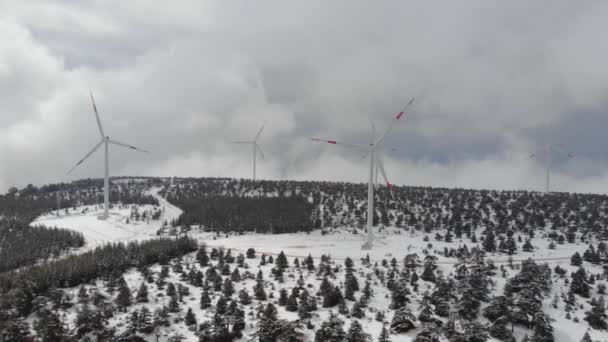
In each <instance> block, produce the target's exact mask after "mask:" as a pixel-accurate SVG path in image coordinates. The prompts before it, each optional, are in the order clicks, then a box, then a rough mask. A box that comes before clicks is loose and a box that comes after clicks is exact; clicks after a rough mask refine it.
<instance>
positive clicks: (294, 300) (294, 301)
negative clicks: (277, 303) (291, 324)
mask: <svg viewBox="0 0 608 342" xmlns="http://www.w3.org/2000/svg"><path fill="white" fill-rule="evenodd" d="M285 310H287V311H290V312H296V311H298V297H297V296H296V295H295V294H293V293H292V294H291V295H290V296H289V298H288V299H287V303H286V304H285Z"/></svg>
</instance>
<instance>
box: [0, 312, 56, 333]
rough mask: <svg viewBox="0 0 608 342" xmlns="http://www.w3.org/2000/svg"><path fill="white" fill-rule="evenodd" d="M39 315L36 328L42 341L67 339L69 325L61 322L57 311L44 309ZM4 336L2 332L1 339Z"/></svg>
mask: <svg viewBox="0 0 608 342" xmlns="http://www.w3.org/2000/svg"><path fill="white" fill-rule="evenodd" d="M38 317H39V319H38V320H37V321H36V322H35V323H34V329H36V332H37V333H38V337H40V338H41V339H42V341H67V327H66V326H65V325H64V324H63V322H61V320H60V319H59V316H58V315H57V313H55V312H54V311H51V310H47V309H43V310H42V311H40V312H39V313H38ZM3 337H4V336H3V335H2V334H0V340H1V339H2V338H3Z"/></svg>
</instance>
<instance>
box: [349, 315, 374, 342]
mask: <svg viewBox="0 0 608 342" xmlns="http://www.w3.org/2000/svg"><path fill="white" fill-rule="evenodd" d="M369 341H371V336H370V335H369V334H367V333H365V331H363V326H362V325H361V323H359V321H358V320H356V319H353V320H352V321H351V322H350V327H349V328H348V332H347V333H346V342H369Z"/></svg>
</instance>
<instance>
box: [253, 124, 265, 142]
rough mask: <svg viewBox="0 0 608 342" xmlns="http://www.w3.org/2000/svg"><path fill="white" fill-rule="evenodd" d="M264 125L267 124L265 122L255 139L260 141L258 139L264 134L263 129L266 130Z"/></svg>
mask: <svg viewBox="0 0 608 342" xmlns="http://www.w3.org/2000/svg"><path fill="white" fill-rule="evenodd" d="M264 126H266V124H265V123H264V124H263V125H262V128H260V130H259V131H258V134H256V135H255V141H258V139H259V138H260V134H262V131H263V130H264Z"/></svg>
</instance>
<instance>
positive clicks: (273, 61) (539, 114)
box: [0, 0, 608, 191]
mask: <svg viewBox="0 0 608 342" xmlns="http://www.w3.org/2000/svg"><path fill="white" fill-rule="evenodd" d="M117 8H119V9H120V10H117ZM0 10H2V13H3V14H2V15H0V38H2V39H1V40H0V112H2V113H3V114H2V116H0V143H1V145H0V160H1V161H2V163H1V165H0V175H1V177H2V179H0V182H1V183H2V184H3V189H4V188H6V187H7V186H9V185H12V184H15V185H20V186H21V185H24V184H27V183H30V182H32V183H38V184H40V183H45V182H52V181H59V180H63V179H62V177H63V176H62V175H63V173H64V172H65V170H67V169H69V167H70V166H71V164H72V163H73V162H75V161H76V160H77V159H78V158H80V157H81V156H82V155H83V154H84V153H85V152H86V151H88V149H90V147H91V146H92V145H93V144H94V143H95V141H96V139H97V135H96V134H97V133H96V131H95V130H96V128H95V124H94V121H93V116H92V113H91V106H90V103H89V102H88V90H89V89H91V88H92V89H93V90H94V92H95V96H96V100H97V103H98V107H99V109H100V111H101V114H102V120H103V122H104V125H105V126H106V131H107V132H108V134H111V135H112V136H113V137H116V138H117V139H119V140H125V141H128V142H131V143H135V144H137V145H140V146H142V147H144V148H147V149H150V150H152V151H153V153H152V154H150V155H149V156H140V155H137V154H132V153H129V152H123V151H116V152H113V153H112V164H111V165H112V170H114V171H115V172H114V173H121V174H122V173H125V172H126V173H131V174H136V175H143V174H145V175H152V174H154V173H159V174H162V175H170V173H172V172H175V174H176V175H191V176H225V175H230V176H237V177H245V176H248V175H249V174H250V169H251V167H250V160H249V159H250V156H249V153H248V152H247V151H243V150H242V149H240V148H238V147H237V146H231V145H230V144H229V142H230V141H231V140H240V139H249V137H252V136H253V135H255V133H256V132H257V130H258V129H259V126H260V125H261V123H262V122H264V121H266V122H267V126H266V128H265V131H264V134H263V137H262V140H261V145H262V148H263V149H264V152H265V154H266V157H267V158H266V160H264V161H261V162H260V169H259V174H260V176H261V177H264V176H265V177H268V178H298V179H304V178H314V179H332V180H340V179H342V180H352V181H363V180H365V179H366V177H365V174H366V166H365V162H364V161H362V160H359V157H357V156H354V155H353V154H349V153H348V152H347V151H343V150H339V149H331V148H327V149H321V148H320V147H319V146H315V145H313V144H312V143H310V142H309V141H307V140H306V139H305V137H308V136H327V137H336V138H339V139H344V140H348V141H354V142H363V143H365V142H366V141H367V139H368V138H369V124H370V121H373V122H374V123H375V124H376V125H377V127H378V128H379V129H382V128H383V127H384V126H385V125H386V124H387V123H388V120H389V119H390V117H391V116H392V115H394V113H395V112H396V111H398V110H399V108H400V107H401V106H402V105H403V103H404V102H406V101H407V100H408V99H409V97H410V96H413V95H417V96H418V98H417V101H416V106H415V109H414V110H413V111H412V112H411V113H408V115H407V120H406V122H405V123H403V124H400V125H398V126H396V128H395V130H394V131H393V134H392V136H391V138H390V139H389V141H388V142H387V143H388V144H390V145H391V146H398V147H399V152H397V153H396V154H395V155H394V157H393V159H387V168H389V169H390V170H391V171H389V172H390V173H391V174H392V175H395V180H396V182H397V183H404V184H423V185H426V184H428V185H442V186H463V187H492V188H500V187H508V188H534V189H538V188H542V170H541V169H540V167H541V165H540V164H539V163H537V162H536V161H533V160H527V159H525V156H526V155H527V154H529V153H530V151H532V150H535V149H536V147H537V146H538V145H539V143H541V142H543V141H545V140H547V139H548V137H549V136H550V134H549V133H546V132H549V130H547V129H545V128H546V127H548V126H549V123H551V125H553V127H555V128H556V132H562V131H570V132H572V131H577V130H574V129H569V128H572V127H566V128H564V127H562V125H565V124H566V123H568V125H572V122H574V123H575V125H576V127H574V128H577V129H578V130H582V131H585V132H588V133H587V134H588V135H592V134H593V137H592V138H590V137H586V138H587V139H586V140H584V141H586V144H589V145H586V146H578V147H579V148H584V149H587V148H590V147H591V144H593V146H595V145H601V143H602V141H601V139H602V137H603V135H602V134H600V132H599V131H598V130H597V129H596V130H593V131H592V130H586V128H587V127H598V126H599V125H598V124H599V122H598V120H599V119H598V118H597V115H592V114H594V113H598V112H600V113H601V112H602V111H605V108H606V107H607V105H608V96H606V94H608V92H607V90H608V89H607V88H608V86H607V84H608V73H607V72H605V71H604V70H605V68H603V64H604V60H606V59H607V58H608V48H606V47H605V46H604V45H603V44H598V41H599V39H600V35H601V32H603V31H605V30H606V29H607V28H608V27H607V26H608V24H606V23H605V20H603V18H605V17H606V15H608V5H607V4H605V3H602V2H593V3H572V2H570V1H565V0H559V1H540V2H535V3H529V2H523V1H512V2H508V3H505V2H503V1H481V0H466V1H460V2H457V3H450V2H446V3H442V4H440V5H438V4H437V3H430V2H429V3H418V2H413V1H411V2H410V1H389V2H384V3H382V4H377V3H372V2H367V1H332V2H326V1H308V2H289V1H268V2H264V3H262V4H260V3H256V4H255V5H254V4H252V3H251V2H248V1H235V2H225V1H183V2H180V3H179V4H175V5H173V6H170V7H169V8H167V6H164V5H160V4H158V3H154V2H148V1H130V2H126V3H125V2H118V1H110V2H103V3H100V2H96V1H84V2H79V3H74V2H70V1H59V0H57V1H53V2H50V3H49V2H44V3H43V2H40V3H38V2H28V3H27V4H22V3H21V2H16V1H15V2H13V1H9V2H8V5H7V4H6V3H5V4H4V5H0ZM588 113H590V114H588ZM542 129H545V130H544V131H543V132H544V133H542V134H540V133H539V132H541V131H540V130H542ZM553 138H554V140H557V141H559V140H563V141H560V142H561V143H563V144H564V145H566V146H568V145H570V142H572V139H576V137H574V138H573V137H568V136H565V135H562V136H559V135H555V136H554V137H553ZM567 139H570V141H568V140H567ZM577 152H578V151H577ZM51 156H52V157H51ZM520 156H523V157H520ZM582 157H583V158H581V159H580V160H581V161H580V162H578V163H577V162H574V161H572V162H568V163H566V162H565V161H562V160H561V159H560V160H556V163H557V164H558V165H556V171H555V172H556V174H555V184H556V186H557V187H558V188H559V189H563V190H573V191H590V190H593V189H598V190H597V191H606V190H604V189H605V184H606V181H605V179H606V178H607V177H606V176H605V175H604V173H603V172H600V171H596V172H587V171H586V170H587V169H588V168H591V167H593V168H596V169H597V168H601V167H605V166H606V165H607V164H608V157H603V156H599V155H596V156H594V157H589V156H582ZM518 158H519V159H518ZM521 158H524V159H525V160H524V161H522V160H521ZM583 159H584V161H583ZM98 168H99V160H98V159H95V158H94V159H92V160H91V161H90V163H87V164H85V165H84V166H83V168H82V169H80V170H78V171H77V172H76V173H75V175H74V176H75V177H83V176H97V175H98V174H99V172H98ZM539 173H540V176H539Z"/></svg>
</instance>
